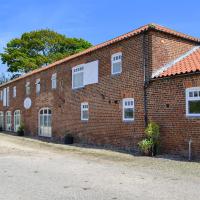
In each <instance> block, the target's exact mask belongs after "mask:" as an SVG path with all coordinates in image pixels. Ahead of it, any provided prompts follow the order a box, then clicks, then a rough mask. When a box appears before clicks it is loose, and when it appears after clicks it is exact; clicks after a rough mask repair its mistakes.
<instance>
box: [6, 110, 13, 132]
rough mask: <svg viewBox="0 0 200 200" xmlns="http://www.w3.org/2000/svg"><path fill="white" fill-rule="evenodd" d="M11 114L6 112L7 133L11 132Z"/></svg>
mask: <svg viewBox="0 0 200 200" xmlns="http://www.w3.org/2000/svg"><path fill="white" fill-rule="evenodd" d="M11 127H12V124H11V112H10V111H7V112H6V131H11Z"/></svg>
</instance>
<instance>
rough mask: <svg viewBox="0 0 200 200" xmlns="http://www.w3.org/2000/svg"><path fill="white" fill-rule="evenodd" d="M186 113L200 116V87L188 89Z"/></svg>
mask: <svg viewBox="0 0 200 200" xmlns="http://www.w3.org/2000/svg"><path fill="white" fill-rule="evenodd" d="M186 115H187V116H192V117H200V87H194V88H188V89H186Z"/></svg>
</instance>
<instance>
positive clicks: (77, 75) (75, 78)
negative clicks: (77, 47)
mask: <svg viewBox="0 0 200 200" xmlns="http://www.w3.org/2000/svg"><path fill="white" fill-rule="evenodd" d="M83 75H84V66H78V67H74V68H72V88H73V89H76V88H81V87H83V86H84V83H83Z"/></svg>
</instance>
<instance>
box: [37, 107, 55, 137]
mask: <svg viewBox="0 0 200 200" xmlns="http://www.w3.org/2000/svg"><path fill="white" fill-rule="evenodd" d="M39 135H40V136H43V137H51V136H52V128H51V110H50V109H49V108H42V109H41V110H40V111H39Z"/></svg>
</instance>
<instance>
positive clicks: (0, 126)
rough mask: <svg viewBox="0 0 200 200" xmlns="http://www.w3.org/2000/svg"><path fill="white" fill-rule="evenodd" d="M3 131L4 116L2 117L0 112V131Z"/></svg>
mask: <svg viewBox="0 0 200 200" xmlns="http://www.w3.org/2000/svg"><path fill="white" fill-rule="evenodd" d="M3 129H4V116H3V112H2V111H0V130H3Z"/></svg>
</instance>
